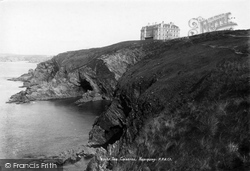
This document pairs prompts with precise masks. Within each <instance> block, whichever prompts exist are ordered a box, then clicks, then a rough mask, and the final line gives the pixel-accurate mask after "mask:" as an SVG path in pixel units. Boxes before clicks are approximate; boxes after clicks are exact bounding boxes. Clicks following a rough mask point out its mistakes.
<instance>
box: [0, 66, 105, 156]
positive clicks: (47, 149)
mask: <svg viewBox="0 0 250 171" xmlns="http://www.w3.org/2000/svg"><path fill="white" fill-rule="evenodd" d="M35 67H36V64H32V63H27V62H0V159H1V158H2V159H18V158H24V157H27V156H39V155H46V156H50V155H57V154H59V153H60V152H63V151H65V150H68V149H71V148H72V147H76V146H80V145H82V144H86V143H87V141H88V133H89V131H90V129H91V128H92V124H93V122H94V119H95V118H96V117H97V116H98V115H99V114H100V113H101V112H102V111H103V110H104V108H105V104H107V103H106V102H102V101H99V102H89V103H86V104H85V105H83V106H81V107H77V106H76V105H74V103H73V102H74V100H75V99H67V100H53V101H37V102H31V103H29V104H7V103H6V101H8V99H9V97H10V96H11V95H13V94H15V93H17V92H19V91H21V90H22V89H23V88H19V86H21V85H22V83H21V82H13V81H8V80H7V79H8V78H11V77H18V76H20V75H21V74H23V73H26V72H27V71H28V70H29V69H31V68H32V69H34V68H35Z"/></svg>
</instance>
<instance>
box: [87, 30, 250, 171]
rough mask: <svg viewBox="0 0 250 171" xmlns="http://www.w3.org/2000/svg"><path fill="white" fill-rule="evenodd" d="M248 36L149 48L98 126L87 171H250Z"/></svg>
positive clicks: (216, 35)
mask: <svg viewBox="0 0 250 171" xmlns="http://www.w3.org/2000/svg"><path fill="white" fill-rule="evenodd" d="M238 35H240V36H238ZM249 35H250V32H249V30H238V31H219V32H212V33H206V34H201V35H196V36H192V37H189V38H186V39H185V40H184V39H177V40H171V41H166V42H162V45H161V48H160V49H156V50H155V51H153V48H152V47H154V44H151V51H150V52H148V54H149V53H150V54H151V55H150V56H148V57H147V58H143V59H142V60H140V61H139V62H138V63H137V64H136V65H134V66H131V67H130V68H129V70H128V71H127V72H126V73H125V74H124V75H123V76H122V77H121V78H120V79H119V81H118V84H117V88H116V90H115V93H114V96H113V97H112V99H113V101H112V104H111V105H110V106H109V108H108V109H107V111H106V112H104V113H103V114H102V115H101V116H99V117H98V118H97V119H96V121H95V123H94V125H93V128H92V130H91V132H90V136H89V142H90V144H91V145H93V146H95V147H98V148H100V147H103V150H102V151H97V153H96V156H95V157H94V158H92V160H91V162H90V163H89V167H88V170H89V171H93V170H98V169H99V170H102V169H103V170H105V169H106V170H112V168H113V169H115V170H130V171H137V170H143V169H144V170H228V169H231V170H249V166H250V153H249V148H248V147H247V145H246V144H249V140H250V134H249V125H250V119H249V118H250V113H249V111H250V108H249V107H250V101H249V99H250V98H249V95H250V84H249V75H250V68H249V63H250V55H249V50H250V49H249ZM145 42H146V41H145ZM162 49H164V50H162ZM239 51H240V53H239ZM103 158H105V159H107V160H105V161H104V160H103ZM112 158H113V159H112ZM121 158H122V159H128V161H124V160H123V161H122V160H118V161H115V159H121ZM133 159H135V161H133ZM143 159H145V160H143ZM146 159H154V162H150V161H147V162H146ZM131 161H132V162H131ZM100 168H101V169H100Z"/></svg>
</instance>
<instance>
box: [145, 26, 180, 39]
mask: <svg viewBox="0 0 250 171" xmlns="http://www.w3.org/2000/svg"><path fill="white" fill-rule="evenodd" d="M178 37H180V29H179V27H177V26H176V25H174V23H172V22H170V23H169V24H164V22H162V23H159V24H153V25H148V26H145V27H142V29H141V40H146V39H154V40H169V39H175V38H178Z"/></svg>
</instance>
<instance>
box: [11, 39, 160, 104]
mask: <svg viewBox="0 0 250 171" xmlns="http://www.w3.org/2000/svg"><path fill="white" fill-rule="evenodd" d="M152 44H153V45H154V46H151V45H152ZM161 45H162V42H161V41H153V42H142V41H128V42H122V43H118V44H114V45H111V46H107V47H103V48H93V49H85V50H79V51H71V52H66V53H61V54H59V55H57V56H55V57H53V58H52V59H51V60H48V61H45V62H42V63H40V64H38V66H37V68H36V69H35V70H34V71H30V72H29V73H28V74H24V75H22V76H21V77H19V78H16V79H12V80H17V81H18V80H19V81H23V82H24V86H25V87H27V89H26V90H25V91H22V92H20V93H18V94H15V95H13V96H12V97H11V98H10V101H9V102H15V103H25V102H29V101H32V100H49V99H57V98H69V97H81V96H82V99H81V100H79V101H78V103H81V102H86V101H91V100H100V99H109V98H111V97H113V92H114V90H115V89H116V84H117V81H118V80H119V78H120V77H121V76H122V75H123V73H124V72H125V71H126V70H127V68H128V67H131V66H132V65H134V64H136V63H137V62H138V61H140V60H141V59H143V58H144V57H147V56H149V55H150V53H151V52H153V51H156V50H160V48H161Z"/></svg>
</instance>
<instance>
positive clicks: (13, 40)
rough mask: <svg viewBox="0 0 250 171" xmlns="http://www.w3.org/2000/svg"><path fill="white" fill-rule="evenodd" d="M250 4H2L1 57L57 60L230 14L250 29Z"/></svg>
mask: <svg viewBox="0 0 250 171" xmlns="http://www.w3.org/2000/svg"><path fill="white" fill-rule="evenodd" d="M249 11H250V0H0V53H14V54H27V55H28V54H29V55H31V54H33V55H35V54H36V55H39V54H41V55H57V54H58V53H62V52H66V51H72V50H79V49H86V48H93V47H103V46H108V45H111V44H115V43H118V42H122V41H128V40H139V39H140V30H141V28H142V27H143V26H146V25H148V23H150V24H152V23H155V22H156V23H161V22H162V21H164V22H165V23H170V22H173V23H174V24H175V25H177V26H178V27H179V28H180V36H181V37H182V36H187V34H188V31H189V30H190V27H189V26H188V21H189V20H190V19H191V18H197V17H199V16H201V17H203V18H205V19H208V18H210V17H213V16H215V15H219V14H222V13H227V12H231V13H232V16H233V17H235V19H234V22H236V23H237V24H238V26H237V27H235V29H250V15H249Z"/></svg>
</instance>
